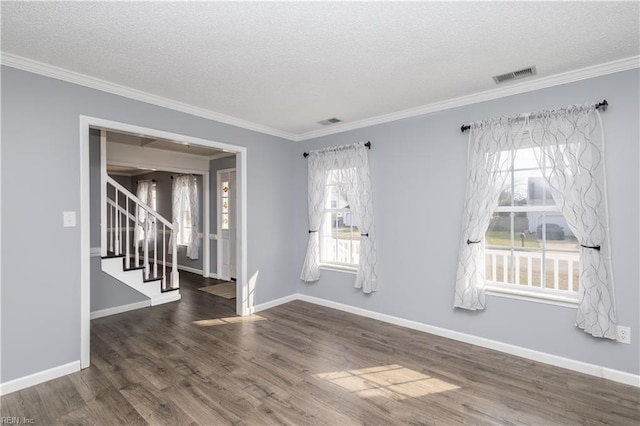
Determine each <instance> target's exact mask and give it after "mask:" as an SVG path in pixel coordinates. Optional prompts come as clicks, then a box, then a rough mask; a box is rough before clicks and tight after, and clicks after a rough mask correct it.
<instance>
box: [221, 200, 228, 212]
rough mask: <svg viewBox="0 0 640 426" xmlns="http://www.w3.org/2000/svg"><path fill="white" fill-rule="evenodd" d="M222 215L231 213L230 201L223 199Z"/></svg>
mask: <svg viewBox="0 0 640 426" xmlns="http://www.w3.org/2000/svg"><path fill="white" fill-rule="evenodd" d="M222 213H229V199H228V198H223V199H222Z"/></svg>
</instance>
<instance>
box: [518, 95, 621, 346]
mask: <svg viewBox="0 0 640 426" xmlns="http://www.w3.org/2000/svg"><path fill="white" fill-rule="evenodd" d="M530 126H531V131H530V135H531V140H532V142H533V144H534V146H535V147H537V148H538V149H536V150H535V152H536V154H537V160H538V163H539V165H540V167H541V168H543V167H546V168H545V173H544V177H545V179H546V181H547V183H548V185H549V189H550V192H551V195H552V196H553V199H554V201H555V203H556V205H557V206H558V207H559V208H560V211H561V212H562V214H563V215H564V218H565V219H566V221H567V225H568V226H569V228H570V229H571V231H572V232H573V234H574V235H575V236H576V238H577V239H578V242H579V243H580V246H581V247H580V266H579V268H580V269H579V271H580V290H579V302H578V303H579V304H578V314H577V318H576V326H577V327H579V328H581V329H583V330H584V331H585V332H587V333H589V334H591V335H593V336H595V337H606V338H609V339H615V338H616V308H615V299H614V287H613V276H612V269H611V249H610V244H609V228H608V213H607V192H606V186H605V170H604V137H603V133H602V125H601V121H600V115H599V113H598V110H597V109H596V106H595V104H587V105H575V106H572V107H569V108H566V109H561V110H556V111H541V112H538V113H535V114H533V115H532V116H531V117H530Z"/></svg>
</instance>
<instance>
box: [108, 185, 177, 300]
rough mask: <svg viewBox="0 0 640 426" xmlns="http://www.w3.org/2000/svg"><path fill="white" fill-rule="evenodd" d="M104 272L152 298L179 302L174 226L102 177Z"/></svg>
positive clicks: (123, 189)
mask: <svg viewBox="0 0 640 426" xmlns="http://www.w3.org/2000/svg"><path fill="white" fill-rule="evenodd" d="M102 190H103V194H102V206H101V207H102V212H101V216H102V228H101V229H102V243H101V257H102V270H103V271H104V272H105V273H107V274H109V275H111V276H112V277H114V278H115V279H117V280H119V281H121V282H123V283H124V284H127V285H128V286H130V287H131V288H133V289H135V290H137V291H138V292H140V293H142V294H144V295H145V296H147V297H149V298H150V299H151V305H152V306H154V305H159V304H162V303H167V302H173V301H176V300H179V299H180V280H179V274H178V264H177V256H175V255H174V256H171V261H170V262H168V261H167V257H168V256H167V255H168V252H169V253H174V254H175V253H177V246H176V241H175V238H170V236H171V235H175V233H174V230H175V227H174V225H173V224H172V223H171V222H169V221H168V220H167V219H165V218H164V217H162V216H161V215H159V214H158V213H157V212H155V211H154V210H153V209H152V208H151V207H150V206H149V205H147V204H145V203H143V202H142V201H141V200H140V199H139V198H138V197H136V196H135V195H134V194H132V193H131V192H129V191H128V190H127V189H126V188H124V187H123V186H122V185H120V184H119V183H118V182H116V181H115V180H114V179H113V178H111V177H110V176H108V175H107V174H106V173H103V175H102Z"/></svg>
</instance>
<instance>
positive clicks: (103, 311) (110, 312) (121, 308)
mask: <svg viewBox="0 0 640 426" xmlns="http://www.w3.org/2000/svg"><path fill="white" fill-rule="evenodd" d="M149 306H151V299H149V300H142V301H140V302H135V303H129V304H128V305H122V306H116V307H113V308H107V309H101V310H99V311H93V312H91V319H92V320H93V319H97V318H102V317H108V316H109V315H115V314H121V313H122V312H128V311H133V310H134V309H140V308H146V307H149Z"/></svg>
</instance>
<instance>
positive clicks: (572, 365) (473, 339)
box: [256, 293, 640, 387]
mask: <svg viewBox="0 0 640 426" xmlns="http://www.w3.org/2000/svg"><path fill="white" fill-rule="evenodd" d="M294 296H295V297H294V298H295V299H297V300H302V301H305V302H309V303H313V304H316V305H321V306H326V307H327V308H332V309H337V310H340V311H344V312H349V313H351V314H355V315H359V316H362V317H367V318H372V319H376V320H379V321H383V322H387V323H390V324H395V325H399V326H401V327H406V328H410V329H413V330H418V331H422V332H425V333H430V334H435V335H436V336H442V337H446V338H448V339H453V340H458V341H460V342H465V343H470V344H473V345H476V346H481V347H483V348H488V349H493V350H496V351H500V352H504V353H508V354H511V355H516V356H519V357H522V358H526V359H529V360H532V361H538V362H542V363H545V364H549V365H553V366H556V367H561V368H566V369H567V370H572V371H577V372H579V373H584V374H588V375H591V376H595V377H600V378H603V379H608V380H611V381H614V382H618V383H624V384H625V385H631V386H636V387H640V375H635V374H631V373H627V372H624V371H620V370H614V369H612V368H607V367H600V366H597V365H594V364H588V363H586V362H582V361H576V360H574V359H570V358H564V357H561V356H557V355H551V354H548V353H545V352H539V351H535V350H533V349H527V348H523V347H521V346H515V345H510V344H508V343H503V342H498V341H496V340H491V339H486V338H484V337H478V336H473V335H471V334H466V333H461V332H459V331H453V330H448V329H446V328H440V327H434V326H431V325H427V324H423V323H420V322H416V321H411V320H407V319H403V318H398V317H394V316H392V315H386V314H381V313H378V312H374V311H369V310H367V309H362V308H357V307H355V306H350V305H345V304H343V303H338V302H333V301H331V300H326V299H321V298H318V297H314V296H308V295H306V294H300V293H298V294H295V295H294ZM283 299H285V298H283ZM278 300H281V299H278ZM273 302H276V301H273ZM268 303H271V302H267V303H265V304H264V305H267V304H268ZM283 303H286V302H283ZM260 306H262V305H260ZM256 308H257V307H256Z"/></svg>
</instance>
